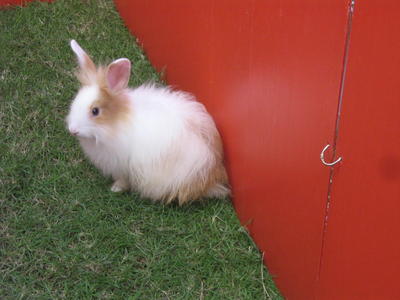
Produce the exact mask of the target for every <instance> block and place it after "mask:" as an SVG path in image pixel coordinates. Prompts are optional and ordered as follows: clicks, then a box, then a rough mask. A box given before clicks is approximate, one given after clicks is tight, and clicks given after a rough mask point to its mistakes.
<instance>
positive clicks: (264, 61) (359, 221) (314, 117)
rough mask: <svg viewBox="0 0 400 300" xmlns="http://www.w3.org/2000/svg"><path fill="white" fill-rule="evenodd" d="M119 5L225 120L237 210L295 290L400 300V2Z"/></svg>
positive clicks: (290, 293)
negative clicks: (329, 163) (332, 163)
mask: <svg viewBox="0 0 400 300" xmlns="http://www.w3.org/2000/svg"><path fill="white" fill-rule="evenodd" d="M115 2H116V4H117V7H118V9H119V11H120V13H121V16H122V17H123V19H124V20H125V22H126V24H127V26H128V27H129V29H130V30H131V31H132V33H133V34H135V35H136V36H137V37H138V38H139V41H140V42H141V43H143V46H144V49H145V51H146V54H147V55H148V56H149V57H150V60H151V61H152V62H153V64H154V65H155V66H156V67H157V68H158V69H159V70H165V73H166V79H167V81H168V82H169V83H170V84H173V85H175V86H177V87H178V88H181V89H184V90H187V91H190V92H193V93H194V94H195V95H196V96H197V97H198V98H199V100H200V101H202V102H204V103H205V104H206V106H207V108H208V109H209V111H210V112H211V114H212V115H213V116H214V118H215V120H216V122H217V125H218V127H219V129H220V131H221V133H222V136H223V139H224V143H225V149H226V155H227V163H228V168H229V173H230V179H231V183H232V186H233V195H234V198H233V201H234V205H235V208H236V210H237V212H238V215H239V218H240V220H241V222H242V223H243V224H244V225H246V226H247V227H248V229H249V230H250V234H251V236H252V237H253V238H254V240H255V242H256V243H257V245H258V246H259V248H260V249H261V250H262V251H264V252H265V259H266V264H267V265H268V267H269V269H270V271H271V273H272V274H273V276H274V277H275V280H276V282H277V285H278V287H279V288H280V289H281V291H282V293H283V294H284V295H285V297H286V298H287V299H304V300H310V299H324V300H326V299H338V300H347V299H348V300H358V299H360V300H368V299H370V300H376V299H389V300H390V299H393V300H394V299H400V286H399V284H398V278H400V242H399V236H400V118H399V112H400V82H399V75H398V70H399V69H400V34H399V33H400V32H399V31H400V2H399V1H397V0H387V1H384V3H383V1H379V0H363V1H358V0H356V1H353V2H354V3H355V6H354V8H353V9H351V8H350V7H351V5H350V4H351V3H352V1H351V0H325V1H317V0H296V1H279V0H269V1H264V0H207V1H206V0H204V1H194V0H193V1H189V0H188V1H179V0H168V1H165V0H148V1H140V0H134V1H129V0H116V1H115ZM353 11H354V14H353V13H352V12H353ZM351 20H352V22H350V21H351ZM350 32H351V35H348V36H349V39H346V37H347V33H350ZM346 41H347V42H346ZM345 45H348V46H349V47H347V48H346V46H345ZM346 49H347V50H346ZM345 53H347V54H346V55H345ZM345 57H347V58H348V59H347V60H346V59H345ZM346 62H347V63H346ZM339 104H340V105H339ZM327 143H329V144H331V145H333V146H332V147H331V148H330V150H328V153H327V154H326V155H325V159H326V160H328V161H332V160H333V159H336V158H337V156H341V157H342V158H343V160H342V162H340V163H339V164H337V165H335V166H334V167H327V166H324V165H323V164H322V163H321V161H320V160H319V154H320V152H321V150H322V149H323V148H324V146H325V145H326V144H327ZM329 151H330V152H329ZM332 153H337V155H336V157H333V154H332Z"/></svg>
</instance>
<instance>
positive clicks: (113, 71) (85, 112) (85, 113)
mask: <svg viewBox="0 0 400 300" xmlns="http://www.w3.org/2000/svg"><path fill="white" fill-rule="evenodd" d="M71 48H72V50H73V51H74V53H75V54H76V57H77V58H78V63H79V71H78V73H77V77H78V79H79V81H80V82H81V85H82V86H81V88H80V90H79V91H78V93H77V95H76V96H75V99H74V100H73V101H72V104H71V107H70V111H69V114H68V116H67V119H66V121H67V127H68V130H69V132H70V133H71V134H72V135H75V136H77V137H78V138H94V139H96V140H98V139H101V138H103V137H104V136H107V135H109V134H112V131H113V130H116V128H117V125H118V124H120V123H121V122H122V121H123V120H126V118H129V115H130V106H129V99H128V96H127V93H126V89H127V86H128V81H129V77H130V71H131V63H130V61H129V60H128V59H127V58H120V59H117V60H115V61H113V62H112V63H111V64H109V65H108V66H107V67H102V66H100V67H96V66H95V64H94V63H93V61H92V60H91V59H90V57H89V56H88V55H87V54H86V52H85V51H84V50H83V49H82V48H81V47H80V46H79V45H78V43H77V42H76V41H75V40H72V41H71Z"/></svg>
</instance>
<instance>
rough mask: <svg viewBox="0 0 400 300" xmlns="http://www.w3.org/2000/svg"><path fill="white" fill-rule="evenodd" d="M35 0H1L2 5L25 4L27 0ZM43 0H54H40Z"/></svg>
mask: <svg viewBox="0 0 400 300" xmlns="http://www.w3.org/2000/svg"><path fill="white" fill-rule="evenodd" d="M32 1H34V0H0V7H2V6H8V5H14V6H15V5H24V4H26V3H27V2H32ZM39 1H42V2H52V1H53V0H39Z"/></svg>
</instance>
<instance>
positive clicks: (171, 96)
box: [66, 40, 230, 204]
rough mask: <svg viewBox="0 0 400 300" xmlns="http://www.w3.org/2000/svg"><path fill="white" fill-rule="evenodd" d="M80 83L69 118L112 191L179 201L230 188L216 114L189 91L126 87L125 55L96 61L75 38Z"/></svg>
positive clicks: (217, 194) (70, 126) (226, 191)
mask: <svg viewBox="0 0 400 300" xmlns="http://www.w3.org/2000/svg"><path fill="white" fill-rule="evenodd" d="M71 48H72V50H73V51H74V53H75V54H76V56H77V58H78V62H79V72H78V73H77V77H78V79H79V81H80V82H81V84H82V87H81V88H80V90H79V92H78V94H77V95H76V97H75V99H74V100H73V102H72V104H71V107H70V111H69V114H68V116H67V119H66V120H67V124H68V130H69V132H70V133H71V134H72V135H74V136H76V137H77V138H78V140H79V142H80V144H81V146H82V148H83V150H84V152H85V154H86V155H87V156H88V157H89V159H90V160H91V162H92V163H93V164H94V165H95V166H96V167H97V168H99V169H100V170H101V171H102V172H103V173H104V174H105V175H107V176H111V177H112V178H113V179H114V184H113V185H112V187H111V190H112V191H114V192H119V191H124V190H129V189H132V190H136V191H138V192H139V193H140V194H141V195H142V196H144V197H147V198H150V199H152V200H157V201H162V202H164V203H170V202H172V201H174V200H177V201H178V203H179V204H184V203H186V202H189V201H193V200H197V199H201V198H203V197H217V198H220V197H225V196H227V195H229V192H230V191H229V188H228V187H227V184H228V179H227V175H226V171H225V167H224V165H223V149H222V143H221V139H220V136H219V133H218V131H217V129H216V127H215V124H214V121H213V120H212V118H211V116H210V115H209V114H208V113H207V111H206V109H205V108H204V106H203V105H202V104H201V103H199V102H197V101H196V100H195V99H194V97H193V96H192V95H190V94H188V93H185V92H180V91H173V90H171V88H168V87H161V86H157V85H155V84H146V85H142V86H139V87H138V88H135V89H130V88H128V81H129V77H130V71H131V63H130V61H129V60H128V59H126V58H120V59H117V60H115V61H113V62H112V63H111V64H109V65H108V66H107V67H97V68H96V66H95V64H94V63H93V61H92V60H91V59H90V57H89V56H88V55H87V54H86V52H85V51H84V50H83V49H82V48H81V47H80V46H79V45H78V43H77V42H76V41H74V40H72V41H71Z"/></svg>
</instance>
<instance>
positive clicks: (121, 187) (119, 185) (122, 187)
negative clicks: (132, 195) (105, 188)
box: [111, 179, 129, 193]
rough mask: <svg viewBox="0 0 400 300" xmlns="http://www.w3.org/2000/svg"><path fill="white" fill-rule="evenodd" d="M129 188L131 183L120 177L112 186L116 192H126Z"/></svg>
mask: <svg viewBox="0 0 400 300" xmlns="http://www.w3.org/2000/svg"><path fill="white" fill-rule="evenodd" d="M128 189H129V185H128V184H127V183H126V182H125V180H122V179H118V180H116V181H115V182H114V183H113V185H112V186H111V191H112V192H114V193H119V192H124V191H127V190H128Z"/></svg>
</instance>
